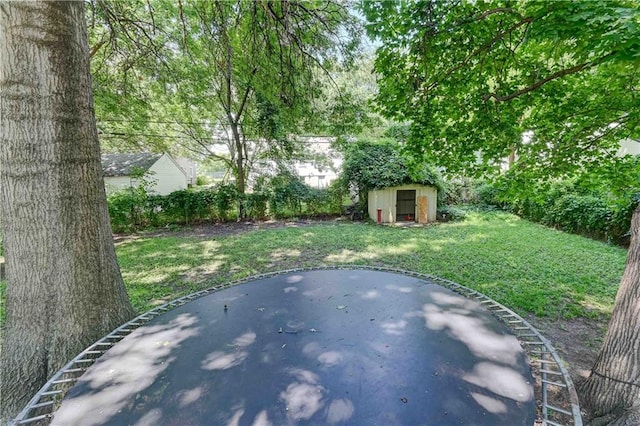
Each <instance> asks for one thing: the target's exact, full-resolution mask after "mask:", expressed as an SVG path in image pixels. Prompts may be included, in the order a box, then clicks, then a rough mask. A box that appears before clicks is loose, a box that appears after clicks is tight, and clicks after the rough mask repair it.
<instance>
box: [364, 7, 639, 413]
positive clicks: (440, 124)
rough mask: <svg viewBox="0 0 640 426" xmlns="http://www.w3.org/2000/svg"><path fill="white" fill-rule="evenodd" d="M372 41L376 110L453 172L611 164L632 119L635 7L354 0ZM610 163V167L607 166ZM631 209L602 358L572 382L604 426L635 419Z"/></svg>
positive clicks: (568, 170)
mask: <svg viewBox="0 0 640 426" xmlns="http://www.w3.org/2000/svg"><path fill="white" fill-rule="evenodd" d="M362 10H363V12H364V14H365V15H366V17H367V19H368V20H369V24H368V27H367V29H368V31H369V33H370V35H372V36H374V37H376V38H378V39H379V40H380V41H381V43H382V46H381V47H380V48H379V49H378V52H377V59H376V70H377V71H378V72H379V73H380V75H381V77H380V79H379V84H380V92H379V96H378V103H379V108H380V110H381V111H382V112H383V113H384V114H386V115H387V116H389V117H394V118H396V119H399V120H407V121H410V122H411V127H410V129H411V133H410V136H409V139H408V145H409V146H410V148H411V149H412V151H413V152H414V153H415V154H417V155H419V156H421V155H425V156H427V157H430V158H434V159H435V160H436V161H437V164H439V165H443V166H445V167H446V168H447V170H448V171H449V172H450V173H456V172H464V173H471V172H476V173H478V172H480V173H482V172H487V171H491V170H497V169H499V166H500V163H501V162H502V161H503V159H504V158H507V157H510V162H511V163H512V169H513V170H515V171H516V173H518V174H519V176H520V177H521V178H522V180H523V181H526V179H527V178H534V179H539V178H542V177H543V176H553V175H555V176H562V175H569V174H572V173H575V172H577V171H581V170H585V169H588V168H591V167H593V166H594V165H600V164H603V163H605V162H608V161H610V160H611V159H612V158H613V157H614V154H615V151H616V150H617V148H618V143H619V141H620V140H621V139H622V138H624V137H634V136H636V137H637V135H638V129H639V124H640V114H639V113H640V102H639V99H638V93H639V91H638V87H640V73H639V71H640V69H639V67H640V8H638V7H637V2H635V1H631V0H618V1H589V2H529V1H518V2H502V1H487V2H453V3H452V2H448V1H439V0H433V1H415V2H404V1H403V2H362ZM611 170H614V172H615V169H611ZM639 232H640V207H639V208H637V209H636V210H635V214H634V219H633V221H632V242H631V247H630V250H629V255H628V262H627V267H626V270H625V274H624V276H623V278H622V281H621V283H620V288H619V291H618V296H617V299H616V304H615V307H614V312H613V315H612V318H611V322H610V324H609V328H608V331H607V335H606V338H605V342H604V345H603V348H602V350H601V352H600V355H599V357H598V359H597V361H596V363H595V365H594V367H593V370H592V373H591V375H590V377H589V379H588V380H587V381H586V383H584V385H583V386H582V388H581V392H582V393H581V396H582V400H583V402H584V403H586V404H587V405H589V406H591V407H592V408H593V409H594V410H595V412H596V413H598V414H607V413H615V414H614V415H613V416H612V417H611V418H609V419H608V420H607V421H609V422H612V423H610V424H616V425H630V424H638V423H640V399H638V392H637V387H638V383H639V380H640V373H639V371H640V360H639V359H638V356H637V347H638V346H640V333H638V329H640V315H639V314H638V310H637V309H636V306H637V302H638V300H640V293H639V291H640V290H639V289H640V268H639V265H640V235H638V233H639Z"/></svg>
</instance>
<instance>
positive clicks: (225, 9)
mask: <svg viewBox="0 0 640 426" xmlns="http://www.w3.org/2000/svg"><path fill="white" fill-rule="evenodd" d="M136 5H137V6H134V7H133V8H134V10H133V13H134V15H133V16H134V17H127V18H126V19H124V18H123V16H121V13H122V11H120V10H119V9H118V8H120V6H117V5H112V4H111V3H109V4H107V5H106V8H107V11H106V12H102V15H103V16H104V17H105V18H106V19H105V21H106V22H107V23H108V22H112V21H117V22H119V25H120V26H121V28H122V29H119V28H120V27H117V26H116V25H115V24H113V25H108V24H107V25H105V24H102V25H98V26H96V35H94V39H96V40H101V39H102V38H104V37H105V36H103V35H97V34H101V33H102V32H105V31H106V32H115V33H117V36H116V37H122V38H124V39H125V40H129V39H130V38H131V37H130V34H137V33H136V29H140V28H143V29H144V30H143V31H142V35H143V37H146V39H147V40H149V46H147V44H143V46H142V47H143V48H146V47H148V49H147V51H148V54H147V55H144V56H142V55H139V54H137V53H136V52H133V53H132V52H128V51H125V52H124V53H120V52H117V53H119V54H118V55H117V57H118V58H119V60H118V61H116V62H115V63H116V67H117V68H118V70H119V71H118V72H119V73H120V75H121V76H123V77H124V76H126V75H129V74H134V75H140V78H139V80H138V82H136V84H138V86H137V87H136V88H134V89H133V91H132V93H133V94H134V95H135V94H137V93H140V92H142V93H144V96H145V97H146V99H148V100H149V102H144V106H142V114H141V119H140V120H139V121H140V122H143V121H145V115H148V114H149V111H153V113H152V114H153V116H154V117H157V118H156V119H154V120H153V121H155V123H149V121H148V120H147V121H146V123H148V124H151V126H150V127H148V129H149V130H147V131H145V133H146V134H150V135H152V136H155V137H159V136H161V135H160V134H159V133H165V134H166V133H167V130H166V129H167V126H166V125H165V124H170V125H171V126H170V128H171V129H172V130H171V132H170V133H171V134H170V135H169V136H171V137H173V138H175V139H172V140H171V142H175V143H177V144H179V145H180V146H181V147H182V148H183V149H184V150H187V151H190V152H192V153H193V154H194V155H200V156H211V157H215V158H218V159H219V160H221V161H223V162H225V163H226V164H227V165H228V166H229V168H230V169H231V170H232V171H233V175H234V178H235V182H236V186H237V189H238V192H239V193H244V191H245V188H246V181H247V178H248V172H249V170H251V168H252V167H253V164H254V162H255V161H257V160H259V159H261V158H264V157H269V158H289V157H290V156H291V155H293V154H294V153H296V152H297V150H299V145H297V144H296V143H295V141H294V140H292V138H291V137H290V135H291V134H294V133H296V132H297V130H298V129H299V126H300V124H301V120H302V118H303V117H307V116H309V115H310V111H311V101H312V100H313V99H314V98H317V97H318V96H319V94H320V87H321V86H320V85H319V84H318V75H319V71H318V70H323V69H327V67H328V65H329V64H330V63H331V62H333V61H336V60H338V59H339V57H343V58H344V57H347V56H348V55H349V52H350V51H351V49H352V47H353V46H354V43H353V40H354V38H351V37H350V31H352V30H355V29H356V26H355V24H354V22H355V20H354V18H353V17H352V16H351V15H350V13H349V10H348V8H347V6H346V5H345V4H343V3H342V2H339V1H335V0H325V1H321V2H299V1H293V2H289V1H287V2H284V1H267V2H255V1H248V0H237V1H233V2H201V1H183V2H178V3H177V4H176V2H173V1H168V0H156V1H154V2H151V3H150V4H149V5H148V6H147V5H146V4H142V3H141V2H140V3H136ZM127 11H129V10H128V9H127ZM129 12H131V11H129ZM176 17H179V19H176ZM124 28H126V29H127V30H128V29H129V28H133V30H130V32H126V31H125V30H124ZM112 29H113V31H112ZM355 40H358V38H357V37H356V38H355ZM129 44H130V45H131V46H132V47H134V48H135V49H134V50H137V49H138V48H137V47H136V46H137V44H136V43H129ZM112 52H113V50H107V49H105V50H104V55H103V56H104V58H105V59H104V60H103V61H98V62H96V63H97V64H103V63H106V64H107V66H106V67H104V69H102V68H96V71H97V72H98V73H100V72H102V71H104V72H105V73H109V72H110V69H111V68H112V66H111V64H113V63H114V62H113V61H111V60H110V59H109V58H110V54H111V53H112ZM136 58H137V59H136ZM134 59H135V60H134ZM116 75H118V73H116ZM98 80H99V81H101V82H102V81H104V82H105V86H104V87H106V88H107V90H106V92H105V93H104V95H105V96H104V100H105V105H106V106H107V108H105V110H104V112H105V113H107V114H106V115H105V117H106V116H108V114H109V113H111V112H114V111H116V110H117V106H116V105H117V104H116V105H114V104H113V102H110V101H111V100H112V99H113V98H116V97H119V96H118V95H119V93H118V91H117V90H116V91H115V93H114V91H113V88H116V87H117V86H116V85H114V82H113V81H110V80H109V77H108V76H107V77H105V78H102V77H100V78H99V79H98ZM127 87H128V86H127ZM109 88H112V89H111V90H109ZM100 93H102V92H100ZM100 99H102V98H100ZM143 99H144V98H143ZM133 105H134V107H133V110H135V111H137V110H139V108H138V107H136V106H135V103H134V104H133ZM114 106H116V107H115V108H114ZM116 114H118V112H116ZM105 122H106V120H105ZM163 125H164V126H163ZM105 127H106V126H105ZM162 128H164V130H160V129H162ZM109 133H112V134H113V133H118V131H117V130H110V131H109ZM123 133H124V132H123ZM151 140H153V139H151ZM166 143H167V142H166V141H165V144H166ZM220 145H221V146H222V149H220ZM159 146H164V145H163V144H162V143H160V145H159ZM216 146H218V147H216Z"/></svg>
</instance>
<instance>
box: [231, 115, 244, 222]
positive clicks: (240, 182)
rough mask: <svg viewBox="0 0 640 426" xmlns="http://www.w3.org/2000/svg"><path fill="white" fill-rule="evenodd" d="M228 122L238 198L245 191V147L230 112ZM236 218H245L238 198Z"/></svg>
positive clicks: (242, 206)
mask: <svg viewBox="0 0 640 426" xmlns="http://www.w3.org/2000/svg"><path fill="white" fill-rule="evenodd" d="M229 124H230V125H231V132H232V134H233V142H234V143H235V148H236V158H235V162H236V167H235V169H236V189H237V190H238V195H239V196H240V198H242V195H243V194H244V192H245V191H246V189H247V188H246V185H247V184H246V180H245V173H246V171H245V167H244V162H245V157H244V151H245V149H244V148H245V147H244V144H243V141H242V135H241V134H240V129H239V126H238V123H237V122H236V121H235V120H233V118H232V117H231V114H229ZM238 201H239V202H238V219H244V218H245V215H246V214H245V211H244V203H242V199H240V200H238Z"/></svg>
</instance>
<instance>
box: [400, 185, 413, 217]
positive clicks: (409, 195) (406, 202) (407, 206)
mask: <svg viewBox="0 0 640 426" xmlns="http://www.w3.org/2000/svg"><path fill="white" fill-rule="evenodd" d="M415 219H416V190H415V189H409V190H398V191H397V199H396V221H397V222H401V221H407V220H415Z"/></svg>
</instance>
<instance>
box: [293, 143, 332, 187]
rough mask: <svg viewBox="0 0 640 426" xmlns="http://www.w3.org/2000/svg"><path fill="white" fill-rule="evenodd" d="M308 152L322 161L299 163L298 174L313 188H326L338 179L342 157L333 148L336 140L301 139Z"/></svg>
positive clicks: (295, 166) (296, 166)
mask: <svg viewBox="0 0 640 426" xmlns="http://www.w3.org/2000/svg"><path fill="white" fill-rule="evenodd" d="M300 140H301V142H302V143H303V144H304V145H305V148H306V150H307V151H308V152H309V153H310V154H311V155H312V156H314V157H317V158H318V159H320V161H297V162H295V163H294V165H293V166H294V168H295V171H296V174H297V175H298V176H300V178H301V179H302V180H303V181H304V183H306V184H307V185H309V186H311V187H312V188H326V187H328V186H329V185H331V184H332V183H333V181H335V180H336V179H337V178H338V173H339V171H340V169H341V168H342V155H341V154H340V153H339V152H338V151H337V150H335V149H333V148H332V144H333V142H334V141H335V138H329V137H321V136H307V137H302V138H300Z"/></svg>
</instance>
